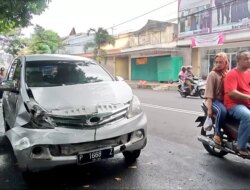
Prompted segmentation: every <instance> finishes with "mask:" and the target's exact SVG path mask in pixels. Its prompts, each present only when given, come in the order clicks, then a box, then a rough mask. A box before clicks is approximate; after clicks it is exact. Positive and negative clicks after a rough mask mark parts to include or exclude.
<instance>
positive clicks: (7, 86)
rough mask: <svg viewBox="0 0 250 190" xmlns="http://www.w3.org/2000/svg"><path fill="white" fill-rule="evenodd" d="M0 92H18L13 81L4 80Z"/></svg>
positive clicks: (0, 85)
mask: <svg viewBox="0 0 250 190" xmlns="http://www.w3.org/2000/svg"><path fill="white" fill-rule="evenodd" d="M0 91H10V92H19V90H18V85H17V82H16V81H14V80H6V81H3V82H2V83H1V84H0Z"/></svg>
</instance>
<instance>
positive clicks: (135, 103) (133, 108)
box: [127, 95, 142, 118]
mask: <svg viewBox="0 0 250 190" xmlns="http://www.w3.org/2000/svg"><path fill="white" fill-rule="evenodd" d="M141 112H142V109H141V103H140V100H139V99H138V98H137V96H135V95H133V98H132V101H131V102H130V105H129V108H128V112H127V117H128V118H131V117H134V116H136V115H138V114H140V113H141Z"/></svg>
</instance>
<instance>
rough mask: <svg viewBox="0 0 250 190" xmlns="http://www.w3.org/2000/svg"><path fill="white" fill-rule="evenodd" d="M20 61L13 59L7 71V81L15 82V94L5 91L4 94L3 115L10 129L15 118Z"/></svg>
mask: <svg viewBox="0 0 250 190" xmlns="http://www.w3.org/2000/svg"><path fill="white" fill-rule="evenodd" d="M21 68H22V65H21V60H20V59H19V58H18V59H15V60H14V61H13V63H12V65H11V67H10V69H9V71H8V76H7V80H12V81H15V84H16V89H17V92H10V91H7V92H5V94H4V98H5V103H4V113H5V119H6V121H7V123H8V125H9V126H10V127H13V125H14V123H15V120H16V119H15V118H16V103H17V99H18V96H19V89H20V78H21V77H20V76H21Z"/></svg>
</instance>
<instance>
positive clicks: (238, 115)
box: [228, 104, 250, 149]
mask: <svg viewBox="0 0 250 190" xmlns="http://www.w3.org/2000/svg"><path fill="white" fill-rule="evenodd" d="M228 112H229V114H230V115H231V116H233V117H234V118H235V119H238V120H239V121H240V126H239V130H238V137H237V141H238V146H239V148H240V149H245V148H247V141H248V137H249V135H250V110H249V109H248V108H247V107H246V106H244V105H240V104H239V105H236V106H233V107H232V108H231V109H229V110H228Z"/></svg>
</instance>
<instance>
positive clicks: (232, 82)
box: [224, 50, 250, 157]
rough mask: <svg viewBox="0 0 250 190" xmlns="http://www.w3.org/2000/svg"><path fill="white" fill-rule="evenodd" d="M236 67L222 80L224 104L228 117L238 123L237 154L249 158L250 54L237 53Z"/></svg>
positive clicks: (245, 52) (245, 51) (246, 52)
mask: <svg viewBox="0 0 250 190" xmlns="http://www.w3.org/2000/svg"><path fill="white" fill-rule="evenodd" d="M236 61H237V67H236V68H234V69H232V70H231V71H229V72H228V74H227V75H226V77H225V80H224V92H225V94H224V104H225V106H226V108H227V110H228V113H229V115H230V116H232V117H234V118H235V119H238V120H239V121H240V125H239V129H238V137H237V145H238V147H237V148H238V153H239V154H240V155H241V156H245V157H250V151H249V150H248V149H247V142H248V138H249V136H250V110H249V109H250V86H249V85H250V52H249V51H247V50H243V51H240V52H238V53H237V56H236Z"/></svg>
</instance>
